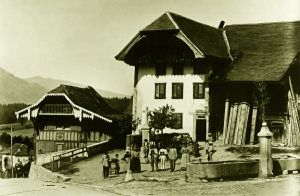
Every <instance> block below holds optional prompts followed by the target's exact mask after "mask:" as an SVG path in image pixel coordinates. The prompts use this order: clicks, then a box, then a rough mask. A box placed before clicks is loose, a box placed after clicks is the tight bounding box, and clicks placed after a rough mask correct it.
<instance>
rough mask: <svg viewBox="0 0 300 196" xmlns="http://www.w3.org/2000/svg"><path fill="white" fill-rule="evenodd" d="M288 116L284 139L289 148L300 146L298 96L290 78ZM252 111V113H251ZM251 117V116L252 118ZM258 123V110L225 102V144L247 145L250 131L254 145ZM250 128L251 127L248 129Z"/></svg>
mask: <svg viewBox="0 0 300 196" xmlns="http://www.w3.org/2000/svg"><path fill="white" fill-rule="evenodd" d="M289 87H290V89H289V91H288V103H287V106H288V108H287V109H288V111H287V112H288V115H287V118H286V120H285V123H284V124H285V125H284V127H285V130H284V133H283V135H282V138H283V139H284V140H285V141H284V143H285V144H286V145H287V146H290V147H291V146H300V120H299V113H298V111H299V110H298V96H297V95H296V94H294V91H293V86H292V82H291V78H289ZM251 110H252V111H251ZM250 115H251V116H250ZM256 122H257V108H256V107H250V105H249V104H248V103H246V102H241V103H231V104H230V103H229V100H226V101H225V112H224V126H223V144H224V145H245V144H246V135H247V134H246V133H247V130H250V144H253V143H254V136H255V127H256ZM248 126H249V127H248Z"/></svg>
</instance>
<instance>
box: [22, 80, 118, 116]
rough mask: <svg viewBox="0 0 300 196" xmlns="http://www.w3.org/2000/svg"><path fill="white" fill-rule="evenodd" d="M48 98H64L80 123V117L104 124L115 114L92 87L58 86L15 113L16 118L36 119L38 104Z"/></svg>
mask: <svg viewBox="0 0 300 196" xmlns="http://www.w3.org/2000/svg"><path fill="white" fill-rule="evenodd" d="M48 96H62V97H64V98H65V99H66V100H67V101H68V102H69V103H70V104H71V105H72V107H73V110H74V115H75V117H76V118H79V120H80V121H81V119H82V117H87V118H92V119H93V118H94V116H96V117H98V118H100V119H102V120H104V121H106V122H112V120H110V119H109V118H110V117H111V116H112V115H115V114H117V112H116V111H115V110H114V109H112V108H111V107H110V106H109V105H108V104H107V103H106V102H105V101H104V99H103V98H102V97H101V96H100V95H99V94H98V93H97V92H96V91H95V90H94V89H93V88H92V87H90V86H88V87H86V88H79V87H75V86H69V85H60V86H59V87H57V88H55V89H53V90H51V91H49V92H48V93H47V94H46V95H44V96H43V97H42V98H41V99H40V100H39V101H38V102H37V103H35V104H33V105H31V106H29V107H27V108H24V109H22V110H20V111H17V112H16V116H17V118H19V117H27V118H28V119H30V118H35V117H37V115H38V108H39V107H40V104H41V103H42V102H44V101H45V100H46V98H47V97H48ZM108 117H109V118H108Z"/></svg>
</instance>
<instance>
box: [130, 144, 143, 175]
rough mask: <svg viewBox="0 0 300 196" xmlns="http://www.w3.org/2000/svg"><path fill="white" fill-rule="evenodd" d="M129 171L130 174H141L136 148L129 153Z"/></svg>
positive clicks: (138, 154) (138, 153)
mask: <svg viewBox="0 0 300 196" xmlns="http://www.w3.org/2000/svg"><path fill="white" fill-rule="evenodd" d="M130 170H131V171H132V172H141V161H140V152H139V150H138V148H137V147H136V146H135V147H134V148H133V151H132V153H131V161H130Z"/></svg>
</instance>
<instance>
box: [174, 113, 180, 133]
mask: <svg viewBox="0 0 300 196" xmlns="http://www.w3.org/2000/svg"><path fill="white" fill-rule="evenodd" d="M173 115H174V118H175V119H176V123H175V126H174V128H175V129H182V113H174V114H173Z"/></svg>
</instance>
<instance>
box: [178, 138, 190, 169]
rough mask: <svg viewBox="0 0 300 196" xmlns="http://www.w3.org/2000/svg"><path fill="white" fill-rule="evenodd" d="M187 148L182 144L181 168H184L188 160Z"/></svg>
mask: <svg viewBox="0 0 300 196" xmlns="http://www.w3.org/2000/svg"><path fill="white" fill-rule="evenodd" d="M189 159H190V157H189V149H188V148H187V146H186V144H184V145H183V147H182V148H181V164H180V168H181V170H186V165H187V163H188V162H189Z"/></svg>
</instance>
